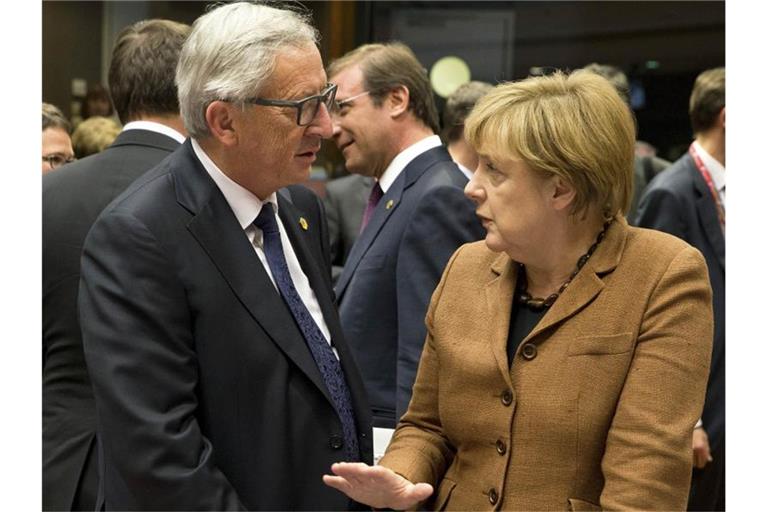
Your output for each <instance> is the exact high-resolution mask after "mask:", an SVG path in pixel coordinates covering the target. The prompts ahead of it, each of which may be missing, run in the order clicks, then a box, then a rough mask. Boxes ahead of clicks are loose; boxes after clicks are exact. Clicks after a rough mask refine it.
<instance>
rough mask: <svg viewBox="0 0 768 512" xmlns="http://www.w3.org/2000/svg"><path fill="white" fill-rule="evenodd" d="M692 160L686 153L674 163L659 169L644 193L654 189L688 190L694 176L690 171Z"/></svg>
mask: <svg viewBox="0 0 768 512" xmlns="http://www.w3.org/2000/svg"><path fill="white" fill-rule="evenodd" d="M691 166H692V162H691V160H690V157H688V155H684V156H683V157H681V158H680V159H678V160H677V161H675V163H673V164H672V165H670V166H669V167H667V168H666V169H664V170H663V171H661V172H660V173H659V174H657V175H656V177H655V178H654V179H652V180H651V182H650V183H649V184H648V188H647V189H646V193H651V192H654V191H660V190H665V191H670V192H686V191H688V190H690V188H691V187H692V184H693V179H694V176H693V174H692V173H691V171H692V170H695V169H693V168H692V167H691Z"/></svg>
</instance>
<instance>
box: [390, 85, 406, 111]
mask: <svg viewBox="0 0 768 512" xmlns="http://www.w3.org/2000/svg"><path fill="white" fill-rule="evenodd" d="M409 101H410V92H409V91H408V87H406V86H404V85H398V86H397V87H395V88H394V89H392V90H391V91H389V93H387V100H386V106H387V108H388V109H389V115H390V116H391V117H398V116H400V115H402V114H403V113H405V112H407V111H408V105H409Z"/></svg>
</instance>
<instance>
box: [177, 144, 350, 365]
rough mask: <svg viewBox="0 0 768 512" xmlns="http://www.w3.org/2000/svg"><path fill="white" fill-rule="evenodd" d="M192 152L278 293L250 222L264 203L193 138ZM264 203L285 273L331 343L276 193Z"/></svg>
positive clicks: (261, 242) (259, 238)
mask: <svg viewBox="0 0 768 512" xmlns="http://www.w3.org/2000/svg"><path fill="white" fill-rule="evenodd" d="M192 149H193V150H194V152H195V155H197V158H198V159H199V160H200V163H202V164H203V167H204V168H205V170H206V171H208V174H210V176H211V178H212V179H213V181H214V182H215V183H216V186H218V187H219V190H221V193H222V194H224V198H225V199H226V200H227V203H228V204H229V207H230V208H232V212H233V213H234V214H235V217H236V218H237V221H238V222H239V223H240V227H241V228H242V229H243V232H244V233H245V235H246V236H247V237H248V240H249V241H250V242H251V245H252V246H253V250H254V251H255V252H256V255H257V256H258V257H259V261H261V264H262V265H263V266H264V270H266V271H267V275H268V276H269V279H270V280H271V281H272V284H273V285H274V286H275V289H276V290H277V292H278V293H280V290H279V289H278V288H277V284H276V283H275V278H274V277H273V276H272V271H271V270H270V269H269V263H267V256H266V254H265V253H264V235H263V234H262V232H261V230H260V229H259V228H257V227H256V226H254V225H253V221H254V220H256V217H257V216H258V215H259V212H261V207H262V205H263V204H264V202H263V201H261V200H260V199H259V198H258V197H256V196H255V195H254V194H252V193H251V192H250V191H248V190H246V189H245V188H243V187H241V186H240V185H239V184H237V183H235V182H234V181H232V180H231V179H230V178H229V177H228V176H227V175H226V174H224V173H223V172H222V171H221V169H219V168H218V166H217V165H216V164H215V163H214V162H213V160H211V159H210V158H209V157H208V155H206V154H205V151H203V148H201V147H200V145H199V144H198V143H197V141H196V140H195V139H192ZM267 201H268V202H270V203H272V207H273V208H274V209H275V216H276V217H277V225H278V227H279V228H280V242H281V243H282V245H283V254H284V255H285V261H286V263H287V264H288V272H289V273H290V274H291V280H293V285H294V287H295V288H296V291H297V292H298V293H299V296H300V297H301V301H302V302H303V303H304V305H305V306H306V307H307V310H308V311H309V314H310V315H312V319H313V320H314V321H315V323H316V324H317V326H318V327H319V328H320V331H321V332H322V333H323V336H324V337H325V340H326V341H327V342H328V343H331V332H330V331H329V330H328V325H327V324H326V323H325V319H324V318H323V312H322V310H321V309H320V303H319V302H318V301H317V296H316V295H315V292H314V291H313V290H312V287H311V286H310V285H309V279H308V278H307V276H306V274H304V271H303V270H301V264H300V263H299V260H298V258H297V257H296V253H295V252H294V251H293V246H292V245H291V241H290V239H289V238H288V235H287V233H286V231H285V226H283V222H282V220H280V216H279V215H277V194H276V193H274V192H273V193H272V194H271V195H270V196H269V197H268V198H267ZM333 352H334V354H336V358H337V359H338V357H339V355H338V353H336V349H335V348H334V349H333Z"/></svg>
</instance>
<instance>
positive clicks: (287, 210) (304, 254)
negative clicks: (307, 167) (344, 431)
mask: <svg viewBox="0 0 768 512" xmlns="http://www.w3.org/2000/svg"><path fill="white" fill-rule="evenodd" d="M278 202H279V204H280V208H279V215H280V220H282V221H283V226H285V230H286V233H287V234H288V238H289V239H290V240H291V246H292V247H293V251H294V252H295V253H296V257H297V258H298V260H299V263H300V264H301V269H302V270H303V271H304V274H306V276H307V278H308V279H309V284H310V287H311V288H312V290H313V291H314V293H315V297H316V298H317V302H318V304H319V305H320V310H321V311H322V313H323V319H324V320H325V323H326V325H327V326H328V330H329V331H330V334H331V342H332V343H333V346H334V348H336V351H337V352H338V354H339V362H340V363H341V367H342V369H343V370H344V373H345V374H346V375H347V382H348V383H349V384H350V391H352V389H351V388H352V385H351V383H352V381H353V380H354V379H358V380H359V376H357V375H352V374H351V370H350V368H349V367H348V366H347V365H348V364H350V362H351V361H352V360H353V359H352V356H351V355H350V353H349V350H348V348H347V345H346V344H345V343H344V335H343V331H342V328H341V323H340V321H339V317H338V314H337V313H336V306H335V305H334V303H333V302H332V297H333V290H332V289H331V286H330V283H329V282H328V280H327V279H326V278H325V277H324V274H323V272H322V269H321V267H320V266H319V264H318V260H317V258H316V257H314V255H313V254H312V252H311V251H310V249H309V245H308V241H307V239H306V237H307V236H308V235H309V232H310V230H312V229H313V228H316V226H314V227H313V226H311V225H310V226H308V229H307V230H304V229H299V218H300V217H301V216H302V214H304V213H305V212H302V211H301V210H300V209H299V208H298V207H297V206H296V205H295V204H292V203H291V204H289V203H288V202H287V201H282V198H280V197H279V194H278ZM313 364H314V362H313ZM318 377H319V378H320V381H321V382H322V376H320V373H319V370H318ZM321 389H322V391H323V393H324V394H325V396H326V397H327V398H328V400H329V401H331V396H330V394H329V393H328V391H327V389H326V388H325V385H324V384H323V385H322V388H321ZM331 403H333V402H332V401H331Z"/></svg>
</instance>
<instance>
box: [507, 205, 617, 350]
mask: <svg viewBox="0 0 768 512" xmlns="http://www.w3.org/2000/svg"><path fill="white" fill-rule="evenodd" d="M626 238H627V221H626V220H625V219H624V217H621V216H619V217H617V218H616V220H614V221H613V224H612V225H611V227H610V228H608V231H607V232H606V236H605V239H604V240H603V242H602V244H601V246H600V247H598V248H597V250H596V251H595V253H594V254H593V256H592V258H591V259H590V260H589V261H588V262H587V263H586V264H585V265H584V267H582V269H581V271H580V272H579V273H578V274H576V277H575V278H574V279H573V281H572V282H571V284H570V285H569V286H568V288H566V290H565V291H564V292H563V293H562V295H561V296H560V297H559V298H558V299H557V301H555V303H554V304H553V305H552V307H551V308H550V310H549V311H547V312H546V314H545V315H544V316H543V317H542V319H541V321H539V323H538V324H537V325H536V327H534V328H533V330H532V331H531V332H530V333H529V334H528V336H526V337H525V339H524V340H523V341H522V342H521V343H520V346H523V345H524V344H525V343H526V342H527V341H529V340H532V339H533V338H535V337H536V336H537V335H538V334H539V333H541V332H543V331H545V330H546V329H549V328H550V327H552V326H554V325H557V324H559V323H560V322H562V321H564V320H566V319H568V318H570V317H572V316H573V315H575V314H576V313H578V312H579V311H580V310H581V309H583V308H584V307H585V306H587V305H588V304H589V303H590V302H592V301H593V300H594V298H595V297H597V296H598V295H599V294H600V292H601V291H602V289H603V288H604V287H605V283H603V280H602V279H601V277H600V276H601V275H603V274H605V273H607V272H610V271H612V270H613V269H615V268H616V266H617V265H618V263H619V261H620V260H621V254H622V253H623V252H624V244H625V243H626Z"/></svg>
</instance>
